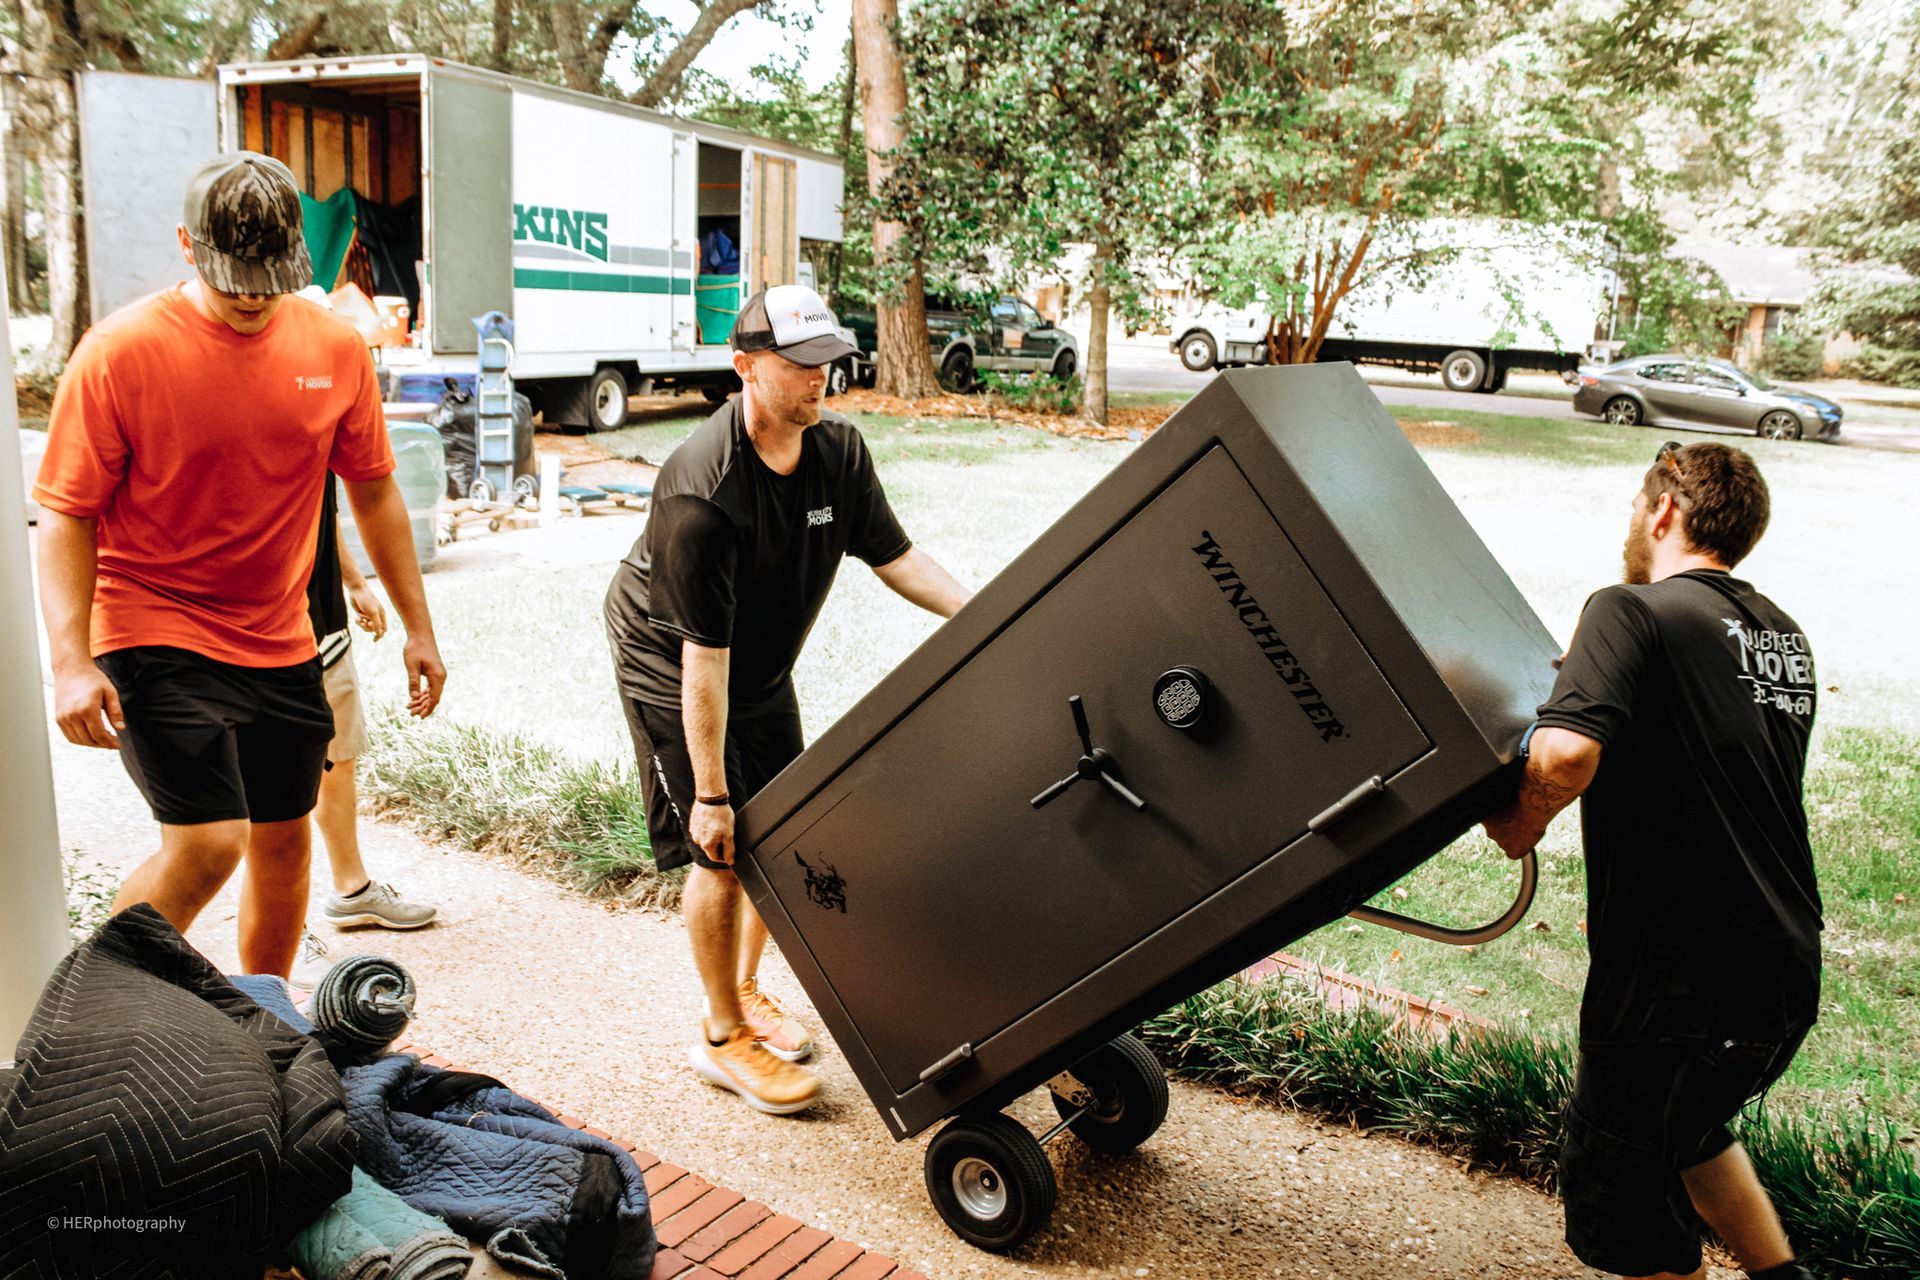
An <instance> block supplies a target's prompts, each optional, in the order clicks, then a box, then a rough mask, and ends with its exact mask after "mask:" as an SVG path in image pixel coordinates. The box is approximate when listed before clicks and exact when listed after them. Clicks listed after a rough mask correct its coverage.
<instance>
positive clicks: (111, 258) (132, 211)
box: [79, 71, 220, 320]
mask: <svg viewBox="0 0 1920 1280" xmlns="http://www.w3.org/2000/svg"><path fill="white" fill-rule="evenodd" d="M79 82H80V83H79V95H80V174H81V182H82V184H83V185H82V188H81V189H82V191H84V192H85V199H86V205H87V219H86V252H87V277H88V280H87V282H88V286H89V297H90V301H91V305H92V307H93V318H94V319H95V320H99V319H100V318H101V317H102V316H105V315H107V314H109V313H110V312H113V311H116V310H118V309H119V308H121V307H124V306H125V305H126V304H127V303H129V302H132V301H134V300H135V299H136V298H142V297H145V296H146V295H147V294H149V293H152V292H154V291H155V290H157V289H164V288H165V287H166V286H168V285H170V284H172V283H174V282H175V281H177V280H180V279H182V278H184V277H185V276H186V274H187V266H186V264H185V263H183V262H182V261H181V260H180V245H179V242H178V241H177V240H176V239H175V237H174V231H173V229H174V227H176V226H177V225H179V222H180V201H181V198H182V196H183V195H184V193H185V191H186V188H187V179H188V178H189V177H191V176H192V175H193V171H194V170H195V169H197V168H199V167H200V163H201V162H202V161H203V160H206V159H207V158H209V157H210V156H213V155H215V154H217V153H218V152H219V150H220V131H219V92H220V89H219V86H218V85H217V84H215V83H214V82H213V81H211V80H175V79H170V78H167V77H164V76H141V75H128V74H126V73H124V72H119V71H85V72H82V73H81V74H80V76H79Z"/></svg>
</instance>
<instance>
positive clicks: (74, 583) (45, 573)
mask: <svg viewBox="0 0 1920 1280" xmlns="http://www.w3.org/2000/svg"><path fill="white" fill-rule="evenodd" d="M97 523H98V522H97V521H95V520H92V519H86V520H82V519H80V518H78V517H75V516H69V515H63V514H61V513H60V512H58V511H50V510H48V509H46V508H45V507H42V508H41V510H40V611H41V613H42V614H43V615H44V617H45V619H46V625H47V657H48V659H49V660H50V661H51V662H52V664H53V669H54V671H55V673H56V674H57V673H59V672H62V671H68V670H73V669H75V668H79V667H83V666H88V665H90V664H91V663H92V662H93V645H92V638H91V635H90V629H91V627H92V622H93V588H94V580H95V578H96V577H97V576H98V573H99V547H98V544H97V542H96V541H95V536H96V530H97Z"/></svg>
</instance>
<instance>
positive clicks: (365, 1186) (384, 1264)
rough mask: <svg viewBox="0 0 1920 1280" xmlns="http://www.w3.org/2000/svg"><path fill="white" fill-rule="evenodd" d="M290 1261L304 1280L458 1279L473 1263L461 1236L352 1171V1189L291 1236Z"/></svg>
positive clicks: (363, 1174) (364, 1173) (365, 1175)
mask: <svg viewBox="0 0 1920 1280" xmlns="http://www.w3.org/2000/svg"><path fill="white" fill-rule="evenodd" d="M291 1252H292V1254H293V1263H294V1265H295V1266H297V1267H298V1268H300V1274H301V1275H303V1276H305V1277H306V1278H307V1280H460V1277H462V1276H464V1275H466V1274H467V1270H468V1269H469V1268H470V1267H471V1266H472V1265H473V1251H472V1250H471V1249H469V1248H468V1247H467V1242H466V1240H465V1239H464V1238H463V1237H461V1236H460V1235H458V1234H457V1233H455V1232H454V1231H453V1230H452V1229H450V1228H449V1227H448V1226H447V1224H446V1223H444V1222H442V1221H441V1220H440V1219H438V1218H436V1217H433V1216H432V1215H431V1214H425V1213H421V1212H420V1211H419V1210H418V1209H415V1208H413V1207H412V1206H411V1205H409V1204H408V1203H407V1202H406V1201H405V1200H402V1199H401V1198H400V1197H399V1196H397V1195H395V1194H393V1192H391V1191H389V1190H387V1189H386V1188H385V1187H383V1186H381V1185H380V1184H379V1183H378V1182H375V1181H374V1180H373V1178H372V1177H370V1176H369V1175H368V1174H367V1172H366V1171H365V1170H364V1169H355V1170H354V1171H353V1190H351V1191H349V1192H348V1193H347V1194H346V1195H344V1196H341V1197H340V1198H339V1199H338V1200H336V1201H334V1202H333V1203H332V1204H331V1205H329V1206H328V1207H327V1211H326V1212H325V1213H324V1214H322V1215H320V1218H319V1219H318V1220H317V1221H315V1222H314V1223H313V1225H311V1226H309V1227H308V1228H307V1229H306V1230H305V1231H302V1232H301V1233H300V1234H299V1235H298V1236H295V1237H294V1241H293V1246H292V1249H291Z"/></svg>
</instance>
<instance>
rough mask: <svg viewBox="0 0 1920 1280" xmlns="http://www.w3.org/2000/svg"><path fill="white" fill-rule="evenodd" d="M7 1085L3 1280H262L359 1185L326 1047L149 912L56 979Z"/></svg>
mask: <svg viewBox="0 0 1920 1280" xmlns="http://www.w3.org/2000/svg"><path fill="white" fill-rule="evenodd" d="M13 1056H14V1059H15V1065H14V1066H13V1067H11V1068H8V1069H5V1070H0V1275H13V1274H26V1275H37V1276H49V1277H51V1276H59V1277H68V1276H73V1277H80V1276H89V1277H91V1276H111V1277H122V1276H124V1277H156V1278H158V1277H169V1276H179V1277H183V1278H184V1277H194V1278H195V1280H200V1278H202V1277H225V1276H234V1277H240V1276H248V1277H252V1278H257V1277H258V1276H259V1275H260V1273H261V1269H262V1266H263V1264H264V1262H265V1261H266V1260H268V1259H269V1258H270V1257H273V1256H275V1255H277V1254H279V1252H280V1251H281V1249H282V1248H283V1247H284V1246H285V1245H286V1244H287V1243H288V1241H290V1240H291V1239H292V1237H293V1235H294V1233H296V1232H297V1231H299V1230H300V1229H301V1228H302V1227H305V1226H306V1225H307V1224H308V1223H309V1222H311V1221H313V1220H314V1219H315V1218H316V1217H318V1216H319V1215H320V1213H321V1211H322V1210H324V1209H325V1208H326V1207H327V1206H328V1205H329V1204H331V1203H332V1202H333V1201H334V1200H337V1199H338V1198H339V1197H341V1196H342V1195H344V1194H346V1192H347V1190H348V1188H349V1187H350V1186H351V1185H352V1170H353V1158H354V1145H355V1143H354V1134H353V1130H352V1128H351V1127H350V1126H349V1124H348V1122H347V1114H346V1110H345V1108H344V1107H343V1106H342V1105H341V1093H340V1081H339V1077H338V1076H337V1075H336V1074H335V1072H334V1070H333V1068H332V1066H331V1065H330V1064H329V1063H328V1062H327V1060H326V1057H325V1055H324V1054H322V1052H321V1050H320V1048H319V1046H318V1045H316V1044H314V1042H313V1041H311V1040H309V1039H308V1038H307V1037H306V1036H304V1035H302V1034H300V1033H299V1032H297V1031H296V1030H294V1029H293V1028H292V1027H289V1026H288V1025H287V1024H285V1023H284V1022H282V1021H280V1019H278V1018H276V1017H274V1016H273V1015H272V1014H270V1013H268V1012H266V1011H265V1010H263V1009H261V1007H260V1006H259V1005H258V1004H256V1003H255V1002H254V1001H253V1000H251V999H250V998H248V997H247V996H246V995H244V994H243V993H241V992H240V991H239V990H238V989H236V988H235V987H234V986H232V985H231V984H230V983H228V982H227V980H226V979H225V978H223V977H221V975H220V973H219V971H218V970H216V969H215V968H214V967H213V966H212V965H211V964H209V963H208V962H207V960H206V959H205V957H203V956H201V955H200V953H199V952H197V951H195V950H194V949H193V948H192V947H191V946H189V945H188V944H187V942H186V940H185V939H184V938H182V937H181V936H180V935H179V933H178V932H176V931H175V930H174V928H173V926H171V925H169V924H168V923H167V922H166V920H165V919H164V918H162V917H161V915H160V914H159V913H158V912H157V911H155V910H153V908H151V907H149V906H146V905H144V904H142V905H139V906H135V907H130V908H128V909H127V910H126V911H123V912H121V913H120V914H119V915H117V916H115V917H114V918H113V919H111V920H109V921H108V922H107V923H106V924H105V925H103V926H101V928H100V930H99V932H97V933H96V934H94V936H93V937H92V938H90V939H88V940H87V941H86V942H84V943H82V944H80V946H78V947H76V948H75V949H74V950H73V951H72V952H71V953H70V954H69V955H68V956H67V958H66V959H65V960H63V961H61V962H60V966H59V968H57V969H56V970H55V971H54V974H53V977H52V978H51V979H50V980H49V981H48V983H47V985H46V988H45V990H44V991H43V992H42V993H41V996H40V1003H39V1005H38V1006H37V1007H36V1008H35V1009H34V1013H33V1017H32V1019H31V1020H30V1021H29V1022H28V1024H27V1029H26V1032H25V1034H24V1035H22V1036H21V1039H20V1044H19V1047H18V1048H17V1049H16V1050H15V1051H14V1055H13Z"/></svg>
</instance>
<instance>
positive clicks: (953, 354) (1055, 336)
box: [840, 294, 1080, 391]
mask: <svg viewBox="0 0 1920 1280" xmlns="http://www.w3.org/2000/svg"><path fill="white" fill-rule="evenodd" d="M840 323H841V324H843V325H845V326H846V327H847V328H848V329H850V330H852V331H853V341H854V345H855V346H857V347H859V348H860V355H859V356H858V357H856V358H855V360H854V362H853V366H854V367H853V368H852V370H850V371H849V372H850V373H851V375H852V377H853V379H855V380H857V381H859V382H860V383H862V384H863V385H867V386H871V385H872V383H873V376H874V361H875V359H876V358H877V357H878V355H879V352H878V346H879V342H878V339H877V337H876V330H875V323H874V316H873V313H872V312H871V311H850V312H846V313H844V314H843V315H841V317H840ZM927 337H928V340H929V341H930V342H931V343H932V346H933V363H934V367H935V368H936V369H938V370H939V371H940V381H941V384H942V385H944V386H947V387H949V388H951V389H953V390H955V391H971V390H973V388H974V385H975V383H976V382H977V381H978V379H979V375H980V374H981V373H982V372H984V371H992V372H995V373H1033V372H1039V373H1050V374H1052V375H1053V376H1054V377H1056V378H1059V379H1061V380H1062V381H1064V380H1066V379H1068V378H1071V377H1072V376H1073V375H1074V374H1076V373H1078V372H1079V371H1080V344H1079V343H1078V342H1077V341H1075V340H1074V336H1073V335H1072V334H1070V333H1068V332H1067V331H1066V330H1065V329H1061V328H1059V327H1057V326H1055V325H1052V324H1049V323H1047V321H1046V320H1044V319H1042V318H1041V316H1040V313H1039V312H1038V311H1035V310H1034V309H1033V307H1032V306H1031V305H1030V304H1029V303H1026V302H1023V301H1021V300H1020V299H1019V298H1016V297H1014V296H1013V295H1012V294H1006V295H1003V296H1001V297H1000V298H997V299H995V300H994V302H993V303H992V305H991V306H988V307H986V308H984V309H974V308H961V307H956V306H952V305H943V300H941V299H937V298H929V299H928V300H927Z"/></svg>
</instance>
